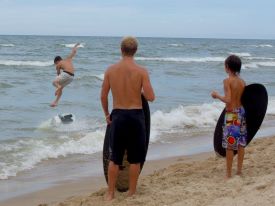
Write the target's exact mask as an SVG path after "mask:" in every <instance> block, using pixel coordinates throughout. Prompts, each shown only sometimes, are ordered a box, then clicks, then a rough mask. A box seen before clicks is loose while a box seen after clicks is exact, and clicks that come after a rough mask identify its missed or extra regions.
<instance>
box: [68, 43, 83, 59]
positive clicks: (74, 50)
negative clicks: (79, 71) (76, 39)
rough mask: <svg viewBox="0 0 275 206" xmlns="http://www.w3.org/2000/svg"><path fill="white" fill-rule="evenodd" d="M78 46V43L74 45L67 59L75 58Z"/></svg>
mask: <svg viewBox="0 0 275 206" xmlns="http://www.w3.org/2000/svg"><path fill="white" fill-rule="evenodd" d="M79 45H80V43H77V44H76V45H74V47H73V49H72V52H71V54H70V55H69V56H68V57H67V58H68V59H72V58H73V57H74V56H75V54H76V51H77V47H78V46H79Z"/></svg>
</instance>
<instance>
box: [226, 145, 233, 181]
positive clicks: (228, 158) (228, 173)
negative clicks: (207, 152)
mask: <svg viewBox="0 0 275 206" xmlns="http://www.w3.org/2000/svg"><path fill="white" fill-rule="evenodd" d="M233 157H234V152H233V150H232V149H226V179H228V178H230V177H231V176H232V174H231V173H232V163H233Z"/></svg>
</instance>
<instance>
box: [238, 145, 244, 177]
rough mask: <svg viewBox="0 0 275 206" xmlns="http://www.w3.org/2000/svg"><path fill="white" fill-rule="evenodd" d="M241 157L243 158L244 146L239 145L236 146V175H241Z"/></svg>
mask: <svg viewBox="0 0 275 206" xmlns="http://www.w3.org/2000/svg"><path fill="white" fill-rule="evenodd" d="M243 159H244V147H243V146H241V145H239V147H238V164H237V175H242V167H243Z"/></svg>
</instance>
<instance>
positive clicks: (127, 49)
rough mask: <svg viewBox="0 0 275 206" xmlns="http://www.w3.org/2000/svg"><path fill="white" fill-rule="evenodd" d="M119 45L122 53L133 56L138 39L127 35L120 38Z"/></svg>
mask: <svg viewBox="0 0 275 206" xmlns="http://www.w3.org/2000/svg"><path fill="white" fill-rule="evenodd" d="M120 46H121V52H122V54H123V55H125V56H134V55H135V53H136V51H137V48H138V41H137V39H136V38H135V37H132V36H127V37H124V38H123V39H122V41H121V45H120Z"/></svg>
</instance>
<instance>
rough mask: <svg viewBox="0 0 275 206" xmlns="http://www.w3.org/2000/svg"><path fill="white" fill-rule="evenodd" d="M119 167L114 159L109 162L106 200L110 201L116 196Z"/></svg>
mask: <svg viewBox="0 0 275 206" xmlns="http://www.w3.org/2000/svg"><path fill="white" fill-rule="evenodd" d="M118 171H119V167H118V165H116V164H115V163H114V162H113V161H110V162H109V166H108V192H107V196H106V200H108V201H110V200H112V199H113V198H114V196H115V185H116V180H117V175H118Z"/></svg>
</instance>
